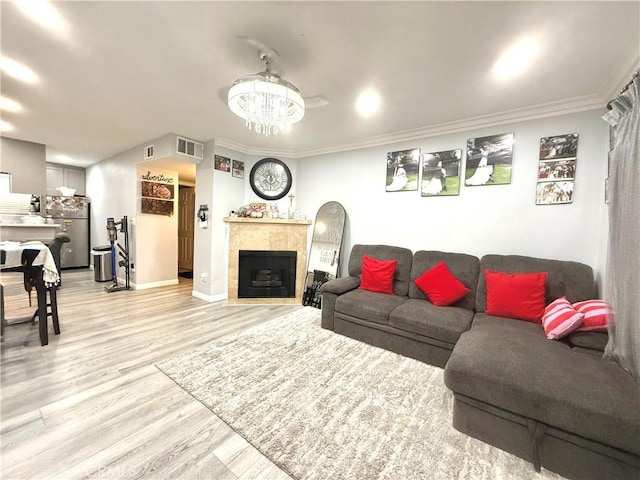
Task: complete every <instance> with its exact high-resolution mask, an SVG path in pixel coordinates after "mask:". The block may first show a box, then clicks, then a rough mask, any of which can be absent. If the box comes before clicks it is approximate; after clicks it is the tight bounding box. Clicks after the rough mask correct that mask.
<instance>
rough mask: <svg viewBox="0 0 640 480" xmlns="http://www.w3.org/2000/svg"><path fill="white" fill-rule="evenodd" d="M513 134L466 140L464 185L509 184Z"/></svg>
mask: <svg viewBox="0 0 640 480" xmlns="http://www.w3.org/2000/svg"><path fill="white" fill-rule="evenodd" d="M513 136H514V135H513V133H502V134H500V135H489V136H487V137H478V138H470V139H469V140H467V164H466V166H465V174H464V184H465V185H468V186H479V185H506V184H509V183H511V168H512V162H513Z"/></svg>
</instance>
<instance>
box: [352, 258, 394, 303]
mask: <svg viewBox="0 0 640 480" xmlns="http://www.w3.org/2000/svg"><path fill="white" fill-rule="evenodd" d="M397 264H398V261H397V260H378V259H375V258H373V257H369V256H368V255H364V256H363V257H362V279H361V280H360V288H361V289H363V290H369V291H370V292H378V293H388V294H390V295H393V276H394V275H395V273H396V265H397Z"/></svg>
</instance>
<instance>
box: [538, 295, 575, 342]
mask: <svg viewBox="0 0 640 480" xmlns="http://www.w3.org/2000/svg"><path fill="white" fill-rule="evenodd" d="M583 318H584V314H583V313H580V312H576V311H575V309H574V308H573V307H572V306H571V304H570V303H569V300H567V297H560V298H557V299H555V300H554V301H553V302H551V303H550V304H549V305H547V308H545V309H544V315H543V316H542V326H543V327H544V333H545V334H546V335H547V338H548V339H550V340H558V339H560V338H562V337H565V336H567V335H569V334H570V333H571V332H573V331H574V330H576V329H577V328H578V327H579V326H580V325H582V319H583Z"/></svg>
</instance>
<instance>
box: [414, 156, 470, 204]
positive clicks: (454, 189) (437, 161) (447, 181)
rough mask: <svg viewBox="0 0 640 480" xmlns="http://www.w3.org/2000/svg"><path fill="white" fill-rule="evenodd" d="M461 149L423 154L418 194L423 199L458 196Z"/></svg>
mask: <svg viewBox="0 0 640 480" xmlns="http://www.w3.org/2000/svg"><path fill="white" fill-rule="evenodd" d="M461 161H462V149H461V148H460V149H458V150H446V151H444V152H435V153H425V154H424V155H423V156H422V175H421V177H420V192H421V195H422V196H423V197H433V196H440V197H443V196H447V195H459V194H460V162H461Z"/></svg>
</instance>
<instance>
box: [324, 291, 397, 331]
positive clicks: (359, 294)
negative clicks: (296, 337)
mask: <svg viewBox="0 0 640 480" xmlns="http://www.w3.org/2000/svg"><path fill="white" fill-rule="evenodd" d="M405 300H407V297H401V296H398V295H386V294H384V293H375V292H369V291H367V290H362V289H357V290H352V291H350V292H347V293H345V294H344V295H340V296H339V297H338V298H336V312H340V313H344V314H346V315H350V316H352V317H356V318H362V319H364V320H367V321H370V322H375V323H381V324H383V325H387V324H388V323H389V314H390V313H391V311H392V310H393V309H395V308H396V307H398V306H399V305H401V304H402V303H403V302H404V301H405Z"/></svg>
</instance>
